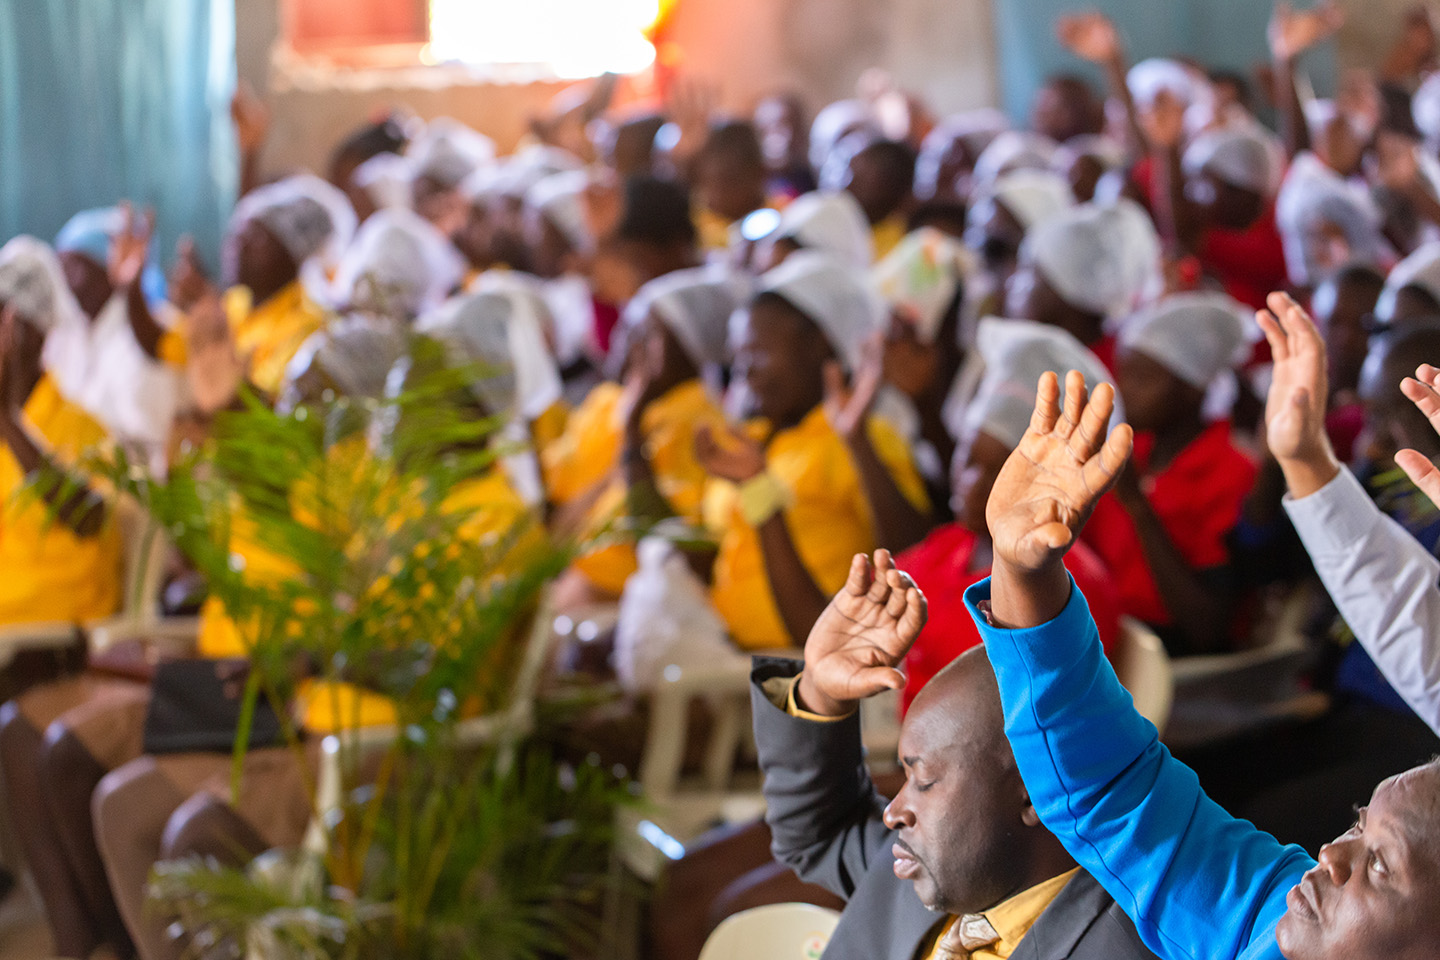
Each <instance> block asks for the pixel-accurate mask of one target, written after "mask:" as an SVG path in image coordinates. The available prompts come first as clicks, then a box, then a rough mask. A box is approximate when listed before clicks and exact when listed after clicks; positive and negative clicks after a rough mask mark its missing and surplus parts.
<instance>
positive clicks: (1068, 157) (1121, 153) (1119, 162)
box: [1055, 133, 1130, 172]
mask: <svg viewBox="0 0 1440 960" xmlns="http://www.w3.org/2000/svg"><path fill="white" fill-rule="evenodd" d="M1080 157H1094V158H1095V159H1096V160H1099V161H1100V165H1101V166H1102V167H1104V168H1105V169H1106V170H1107V171H1109V170H1121V169H1124V167H1125V166H1126V165H1127V164H1129V162H1130V157H1129V155H1128V153H1127V151H1126V149H1125V144H1123V143H1121V142H1120V141H1119V140H1116V139H1115V138H1114V137H1109V136H1106V135H1105V134H1101V133H1082V134H1080V135H1079V136H1077V137H1071V138H1070V139H1069V140H1066V141H1065V142H1064V143H1062V144H1060V149H1058V150H1057V151H1055V170H1056V171H1057V172H1059V171H1063V170H1065V169H1066V168H1067V167H1069V166H1070V165H1071V164H1072V163H1074V162H1075V161H1076V160H1078V159H1079V158H1080Z"/></svg>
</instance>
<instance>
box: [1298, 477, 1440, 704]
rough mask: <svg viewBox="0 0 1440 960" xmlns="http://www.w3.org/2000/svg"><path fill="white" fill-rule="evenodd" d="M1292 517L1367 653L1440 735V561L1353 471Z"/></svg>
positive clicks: (1308, 500) (1305, 501) (1300, 504)
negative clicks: (1370, 493)
mask: <svg viewBox="0 0 1440 960" xmlns="http://www.w3.org/2000/svg"><path fill="white" fill-rule="evenodd" d="M1285 511H1286V513H1288V514H1289V515H1290V521H1291V522H1292V523H1293V524H1294V525H1295V530H1296V532H1297V533H1299V534H1300V539H1301V541H1302V542H1303V543H1304V544H1305V549H1306V551H1308V552H1309V554H1310V559H1311V560H1312V561H1313V562H1314V564H1315V572H1316V573H1318V574H1319V575H1320V580H1321V582H1322V583H1324V584H1325V589H1326V590H1327V591H1329V593H1330V597H1331V599H1333V600H1334V601H1335V606H1336V607H1337V608H1338V609H1339V611H1340V615H1341V616H1342V617H1344V618H1345V622H1346V623H1347V624H1349V626H1350V629H1351V630H1352V631H1353V632H1354V634H1355V637H1356V639H1357V640H1358V641H1359V642H1360V644H1361V646H1363V647H1364V648H1365V652H1366V653H1368V654H1369V655H1370V658H1371V659H1372V660H1374V661H1375V665H1376V666H1377V667H1379V668H1380V672H1381V673H1383V674H1384V675H1385V679H1386V680H1388V681H1390V685H1391V686H1393V687H1394V688H1395V690H1396V692H1397V693H1399V694H1400V696H1402V697H1403V698H1404V699H1405V702H1406V703H1408V704H1410V707H1411V709H1413V710H1414V711H1415V712H1416V714H1418V715H1419V716H1420V718H1421V719H1422V720H1424V721H1425V722H1426V723H1427V724H1429V725H1430V729H1432V730H1434V731H1436V732H1437V733H1440V561H1437V560H1436V559H1435V557H1433V556H1431V554H1430V552H1429V551H1428V550H1426V549H1425V548H1424V547H1423V546H1421V545H1420V543H1419V542H1418V541H1417V540H1415V538H1414V537H1412V536H1410V534H1408V533H1406V532H1405V530H1404V528H1402V527H1401V526H1400V525H1399V524H1397V523H1396V522H1395V521H1394V520H1391V519H1390V518H1389V517H1387V516H1385V515H1384V514H1383V513H1381V512H1380V508H1379V507H1377V506H1375V504H1374V503H1373V502H1372V501H1371V500H1370V497H1369V496H1368V495H1367V494H1366V493H1365V489H1364V488H1363V487H1362V486H1360V482H1359V481H1358V480H1356V479H1355V477H1354V476H1353V475H1352V474H1351V473H1350V472H1349V471H1348V470H1341V471H1340V473H1339V474H1338V475H1337V476H1336V477H1335V479H1334V480H1331V481H1330V482H1329V483H1327V484H1326V485H1325V486H1324V487H1322V488H1321V489H1320V490H1318V491H1316V492H1315V493H1313V494H1311V495H1310V496H1308V497H1303V498H1301V499H1299V500H1296V499H1293V498H1291V497H1286V498H1285Z"/></svg>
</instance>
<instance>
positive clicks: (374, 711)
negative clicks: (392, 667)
mask: <svg viewBox="0 0 1440 960" xmlns="http://www.w3.org/2000/svg"><path fill="white" fill-rule="evenodd" d="M445 507H446V508H447V509H449V510H455V511H464V512H465V513H466V514H467V516H466V518H465V522H464V523H462V524H461V526H460V530H459V534H460V537H461V538H462V539H464V540H467V541H473V542H475V543H478V544H480V545H482V546H484V545H488V544H499V543H500V542H501V540H502V538H504V537H506V536H508V535H510V534H511V533H512V532H513V531H515V530H516V529H517V525H519V524H521V523H524V522H526V521H527V520H528V519H529V516H530V514H529V508H528V507H526V505H525V502H524V501H523V500H522V499H521V498H520V495H519V494H517V493H516V492H515V490H514V488H513V487H512V486H511V485H510V482H509V480H508V479H507V478H506V476H505V473H504V471H503V470H499V469H494V470H491V471H489V472H488V473H486V474H485V475H484V476H482V477H478V478H476V479H474V480H471V481H468V482H466V483H462V484H458V485H457V486H456V487H455V489H454V490H453V491H452V492H451V494H450V496H449V497H448V498H447V499H446V501H445ZM543 542H544V532H543V529H542V527H541V525H540V524H539V522H538V521H537V522H535V523H533V524H531V525H530V527H529V530H528V531H527V532H526V533H525V534H524V535H522V536H521V537H520V538H519V539H518V540H517V542H516V543H514V544H511V545H510V547H509V549H508V552H507V554H506V559H507V561H518V560H519V559H520V558H521V557H522V556H523V554H524V552H525V551H527V550H529V549H531V548H534V547H536V546H539V545H541V544H543ZM504 566H505V564H502V569H503V567H504ZM504 646H505V645H504V644H501V645H499V646H497V650H496V653H497V655H500V656H503V655H504V654H505V653H506V651H505V650H504V649H503V648H504ZM496 666H498V664H497V665H496ZM296 717H297V718H298V719H299V721H300V723H301V725H302V726H304V727H305V729H306V730H308V731H310V732H311V733H315V734H327V733H334V732H336V731H337V730H341V729H347V730H349V729H355V728H357V727H377V726H393V725H394V724H395V723H396V722H397V716H396V713H395V704H394V702H393V701H391V700H390V698H388V697H385V696H382V695H381V694H378V693H374V692H372V691H370V690H366V689H364V688H363V687H358V686H355V685H354V684H349V683H343V682H336V681H332V680H311V681H307V682H306V683H303V684H301V687H300V690H299V691H298V692H297V704H296Z"/></svg>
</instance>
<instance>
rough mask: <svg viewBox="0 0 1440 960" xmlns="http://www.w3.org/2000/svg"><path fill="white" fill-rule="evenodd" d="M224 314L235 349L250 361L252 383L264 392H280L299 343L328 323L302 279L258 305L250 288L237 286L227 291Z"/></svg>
mask: <svg viewBox="0 0 1440 960" xmlns="http://www.w3.org/2000/svg"><path fill="white" fill-rule="evenodd" d="M225 313H226V315H227V316H228V317H229V319H230V330H231V332H232V333H234V335H235V349H236V351H237V352H238V353H239V354H240V356H242V357H247V358H248V359H249V364H250V382H251V383H253V384H255V386H257V387H259V388H260V389H261V390H263V391H264V392H266V393H268V394H271V395H274V394H276V393H279V392H280V385H281V384H282V383H283V382H284V380H285V368H286V367H287V366H289V364H290V361H291V359H292V358H293V357H294V356H295V354H296V352H297V351H299V349H300V345H301V344H303V343H304V342H305V341H306V340H308V339H310V337H311V335H312V334H314V333H316V332H317V331H318V330H320V328H321V327H323V326H325V314H324V312H323V311H322V310H321V309H320V308H319V307H318V306H316V305H315V303H314V302H313V301H312V300H311V299H310V298H309V297H308V296H306V295H305V288H304V287H303V286H301V284H300V281H299V280H295V281H292V282H291V283H289V284H287V285H286V286H285V287H283V288H281V289H280V291H279V292H278V293H276V294H275V295H274V296H272V297H271V298H270V299H269V300H266V301H265V302H264V303H262V304H259V305H258V306H256V305H255V304H254V302H253V300H252V299H251V295H250V291H249V290H248V289H247V288H245V287H234V288H232V289H230V290H229V291H227V292H226V294H225Z"/></svg>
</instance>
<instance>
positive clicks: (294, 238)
mask: <svg viewBox="0 0 1440 960" xmlns="http://www.w3.org/2000/svg"><path fill="white" fill-rule="evenodd" d="M251 220H256V221H258V222H259V223H261V224H262V225H263V226H264V227H265V229H267V230H269V231H270V233H271V234H273V235H274V237H275V239H276V240H278V241H279V242H280V245H281V246H283V247H284V248H285V252H286V253H288V254H290V258H291V259H292V260H294V261H295V264H296V266H298V267H300V269H301V270H302V272H303V271H305V268H306V266H307V264H309V263H310V262H312V261H313V262H315V263H316V264H317V265H318V267H319V272H323V269H324V267H325V266H326V265H330V264H333V263H335V262H336V260H337V259H338V258H339V255H340V252H341V251H342V250H344V249H345V245H346V244H348V243H349V242H350V238H351V236H352V235H353V234H354V233H355V210H354V208H352V207H351V206H350V201H349V200H347V199H346V198H345V194H343V193H341V192H340V191H339V190H337V189H335V187H333V186H331V185H330V184H328V183H326V182H325V181H324V180H321V179H320V178H319V177H316V176H312V175H311V174H308V173H304V174H299V175H298V176H293V177H286V178H285V179H284V180H278V181H276V182H275V183H270V184H266V185H265V186H263V187H257V188H256V189H254V190H251V191H250V192H249V193H247V194H245V196H243V197H241V198H240V202H239V203H237V204H236V205H235V212H234V213H233V214H231V215H230V225H229V229H228V230H227V231H226V235H225V244H224V248H223V249H222V251H221V259H222V261H223V262H222V273H223V274H224V275H225V276H226V277H228V278H233V277H234V276H235V274H236V271H237V270H238V268H239V262H238V258H239V254H240V251H239V248H238V240H239V237H240V233H241V231H243V230H244V229H245V226H246V224H248V223H249V222H250V221H251ZM312 269H313V268H312ZM317 280H318V273H317V274H315V275H312V276H311V277H307V283H314V282H317Z"/></svg>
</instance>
